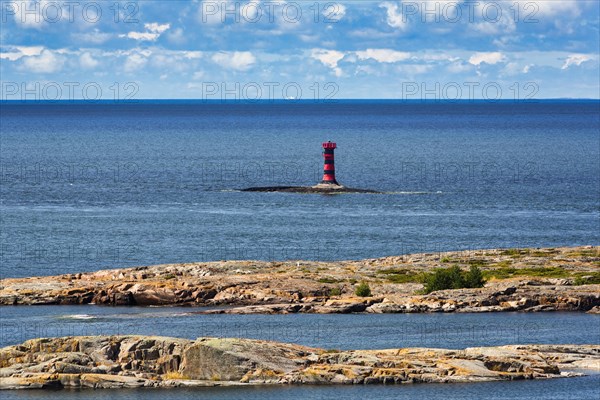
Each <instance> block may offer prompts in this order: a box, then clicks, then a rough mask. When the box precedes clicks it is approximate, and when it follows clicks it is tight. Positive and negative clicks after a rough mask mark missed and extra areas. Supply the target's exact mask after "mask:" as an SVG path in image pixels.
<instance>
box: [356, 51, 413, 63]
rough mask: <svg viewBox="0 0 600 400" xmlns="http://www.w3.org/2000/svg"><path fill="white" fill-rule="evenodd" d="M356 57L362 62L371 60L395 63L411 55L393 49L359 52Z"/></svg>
mask: <svg viewBox="0 0 600 400" xmlns="http://www.w3.org/2000/svg"><path fill="white" fill-rule="evenodd" d="M356 55H357V56H358V58H359V59H361V60H366V59H369V58H371V59H373V60H375V61H377V62H380V63H394V62H398V61H403V60H406V59H408V58H409V57H410V53H405V52H403V51H396V50H392V49H367V50H365V51H357V52H356Z"/></svg>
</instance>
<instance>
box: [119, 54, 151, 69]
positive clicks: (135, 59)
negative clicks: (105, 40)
mask: <svg viewBox="0 0 600 400" xmlns="http://www.w3.org/2000/svg"><path fill="white" fill-rule="evenodd" d="M147 62H148V59H147V58H146V57H144V56H143V55H142V54H138V53H134V54H131V55H129V56H128V57H127V59H126V60H125V65H124V66H123V68H124V70H125V72H135V71H137V70H139V69H140V68H142V67H143V66H144V65H146V63H147Z"/></svg>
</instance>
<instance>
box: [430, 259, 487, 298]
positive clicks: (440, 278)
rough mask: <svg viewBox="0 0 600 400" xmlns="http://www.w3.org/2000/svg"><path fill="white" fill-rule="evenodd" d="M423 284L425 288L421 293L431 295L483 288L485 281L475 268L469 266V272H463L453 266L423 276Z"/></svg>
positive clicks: (456, 266)
mask: <svg viewBox="0 0 600 400" xmlns="http://www.w3.org/2000/svg"><path fill="white" fill-rule="evenodd" d="M423 284H424V286H425V287H424V289H423V292H424V293H431V292H435V291H436V290H445V289H462V288H478V287H483V285H484V284H485V279H483V273H482V272H481V270H480V269H479V268H478V267H476V266H471V268H470V269H469V271H467V272H465V271H462V270H461V269H460V267H459V266H458V265H455V266H453V267H450V268H439V269H436V270H435V271H434V272H433V273H430V274H427V275H425V277H424V279H423Z"/></svg>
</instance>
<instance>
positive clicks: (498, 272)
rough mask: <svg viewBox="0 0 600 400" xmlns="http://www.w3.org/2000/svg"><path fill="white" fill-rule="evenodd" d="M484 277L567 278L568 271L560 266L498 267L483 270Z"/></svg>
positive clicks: (568, 275) (569, 275)
mask: <svg viewBox="0 0 600 400" xmlns="http://www.w3.org/2000/svg"><path fill="white" fill-rule="evenodd" d="M483 276H484V277H485V278H488V279H489V278H495V279H509V278H514V277H517V276H529V277H532V278H538V277H539V278H569V277H571V274H570V273H569V271H567V270H565V269H563V268H560V267H537V268H513V267H507V268H499V269H495V270H489V271H484V272H483Z"/></svg>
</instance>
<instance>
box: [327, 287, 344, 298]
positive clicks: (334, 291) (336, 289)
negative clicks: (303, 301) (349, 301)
mask: <svg viewBox="0 0 600 400" xmlns="http://www.w3.org/2000/svg"><path fill="white" fill-rule="evenodd" d="M341 294H342V289H340V288H339V287H334V288H332V289H331V290H330V291H329V295H330V296H339V295H341Z"/></svg>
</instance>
